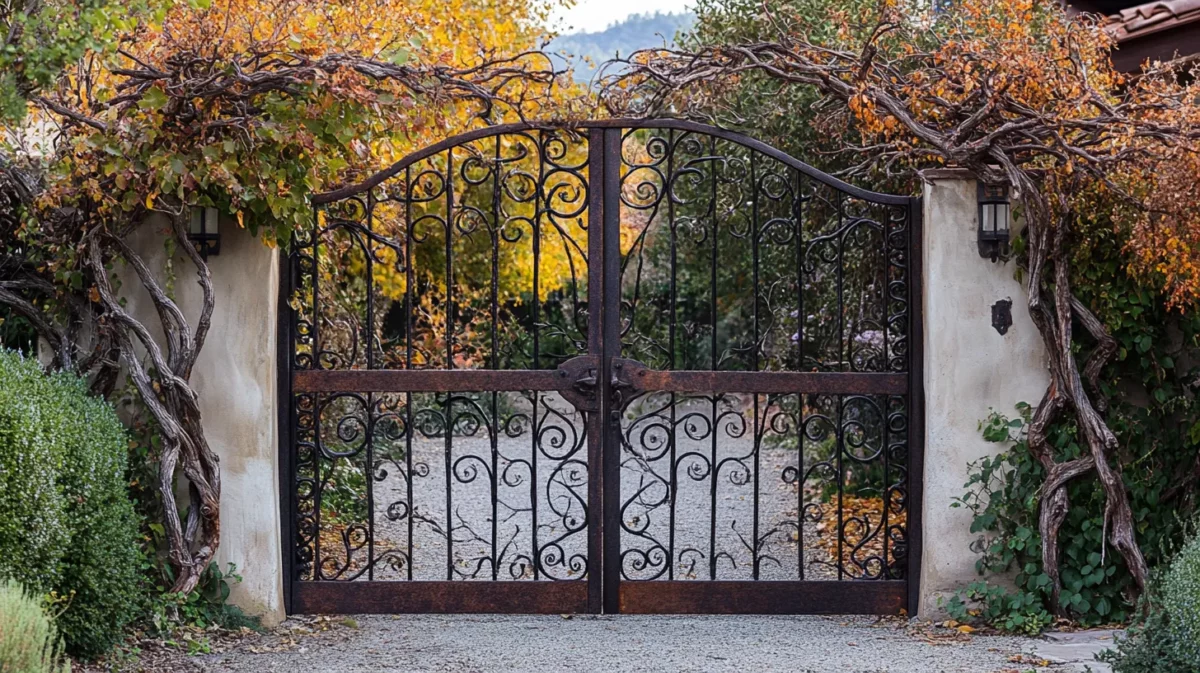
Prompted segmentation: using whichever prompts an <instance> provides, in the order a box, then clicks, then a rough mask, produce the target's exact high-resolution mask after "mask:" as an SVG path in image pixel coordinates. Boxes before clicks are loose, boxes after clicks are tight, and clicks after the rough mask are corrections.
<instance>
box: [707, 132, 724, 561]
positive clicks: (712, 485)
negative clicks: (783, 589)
mask: <svg viewBox="0 0 1200 673" xmlns="http://www.w3.org/2000/svg"><path fill="white" fill-rule="evenodd" d="M708 154H709V156H710V157H712V191H711V194H710V196H711V199H710V200H709V202H708V210H709V219H710V220H711V221H712V252H711V255H710V257H709V265H710V267H711V269H710V270H711V273H712V276H711V278H712V283H711V285H710V286H709V314H708V319H709V321H710V322H711V323H712V339H711V346H710V347H711V348H712V352H711V353H710V355H709V360H710V366H711V367H712V370H713V371H714V372H715V371H717V235H718V231H719V228H718V222H717V171H718V170H720V166H721V162H719V161H718V160H717V139H716V138H715V137H713V136H709V137H708ZM718 418H719V417H718V416H717V395H716V393H713V397H712V423H713V430H712V446H711V448H710V449H709V463H708V464H709V471H708V472H709V474H708V500H709V502H708V578H709V579H710V580H715V579H717V472H718V465H717V420H718Z"/></svg>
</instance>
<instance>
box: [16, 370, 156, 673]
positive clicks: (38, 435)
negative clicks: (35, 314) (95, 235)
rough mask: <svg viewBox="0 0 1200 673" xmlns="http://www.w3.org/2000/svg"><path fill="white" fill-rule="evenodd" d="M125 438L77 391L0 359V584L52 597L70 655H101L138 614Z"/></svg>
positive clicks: (108, 412)
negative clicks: (12, 584)
mask: <svg viewBox="0 0 1200 673" xmlns="http://www.w3.org/2000/svg"><path fill="white" fill-rule="evenodd" d="M126 441H127V438H126V434H125V430H124V428H123V426H122V425H121V422H120V420H119V419H118V418H117V416H116V414H115V413H114V411H113V410H112V408H111V407H110V406H109V405H108V404H107V403H105V402H104V401H103V400H99V399H96V398H93V397H91V396H89V395H88V392H87V388H86V386H85V385H84V382H83V381H81V380H80V379H78V378H77V377H75V376H72V375H70V374H66V373H58V374H53V375H50V376H46V375H44V374H43V373H42V372H41V370H40V368H39V367H38V365H37V363H36V362H34V361H32V360H30V359H27V358H24V357H22V356H20V355H18V354H16V353H13V352H10V351H0V577H8V578H12V579H15V580H17V581H20V582H21V583H22V584H24V585H25V586H26V587H28V588H29V589H30V590H31V591H36V592H40V593H43V594H53V595H54V596H57V597H58V600H61V601H62V602H63V604H64V605H65V607H64V608H63V609H62V612H61V613H60V614H59V616H58V618H57V623H58V629H59V631H60V633H61V634H62V636H63V640H64V641H65V643H66V647H67V651H68V652H70V653H71V654H73V655H76V656H81V657H92V656H96V655H98V654H101V653H103V652H105V651H107V650H108V649H109V648H111V646H112V645H113V644H114V643H115V642H116V641H117V640H118V639H119V638H120V637H121V634H122V630H123V629H124V628H125V626H126V625H127V624H129V623H130V622H131V621H132V620H133V619H134V618H135V617H136V616H137V615H138V613H139V610H140V604H141V593H140V586H139V585H140V565H141V552H140V550H139V547H138V522H137V517H136V516H135V514H134V511H133V505H132V503H131V502H130V500H129V495H128V492H127V489H126V483H125V470H126Z"/></svg>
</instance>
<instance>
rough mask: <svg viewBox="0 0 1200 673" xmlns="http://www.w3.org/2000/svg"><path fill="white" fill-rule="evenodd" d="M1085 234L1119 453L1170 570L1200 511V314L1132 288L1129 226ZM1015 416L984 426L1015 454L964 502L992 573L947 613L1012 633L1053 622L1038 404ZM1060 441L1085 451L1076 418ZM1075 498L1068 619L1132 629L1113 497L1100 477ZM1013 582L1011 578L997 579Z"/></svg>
mask: <svg viewBox="0 0 1200 673" xmlns="http://www.w3.org/2000/svg"><path fill="white" fill-rule="evenodd" d="M1076 238H1077V239H1078V240H1077V241H1076V242H1075V245H1076V247H1075V259H1074V260H1073V270H1074V274H1073V275H1074V279H1073V284H1074V287H1075V291H1076V293H1077V295H1078V297H1079V299H1080V300H1081V301H1083V302H1084V303H1085V304H1087V305H1088V306H1089V307H1090V308H1091V309H1092V310H1093V311H1094V312H1095V313H1096V315H1097V316H1098V317H1099V318H1100V319H1101V320H1102V321H1104V323H1105V325H1107V326H1108V328H1109V330H1111V332H1112V335H1113V337H1114V338H1115V339H1116V340H1117V343H1118V351H1117V354H1116V357H1115V358H1114V360H1113V362H1112V364H1110V365H1109V366H1108V367H1107V368H1106V369H1105V370H1104V371H1103V372H1102V374H1101V377H1100V381H1099V387H1100V390H1101V393H1102V394H1103V396H1104V397H1105V398H1107V399H1108V400H1109V405H1110V406H1109V409H1108V411H1107V420H1108V423H1109V424H1110V426H1111V427H1112V429H1113V431H1114V432H1115V433H1116V435H1117V438H1118V440H1119V448H1118V450H1117V452H1116V455H1114V456H1113V457H1112V459H1113V462H1114V463H1115V464H1117V465H1119V466H1120V470H1121V473H1122V476H1123V478H1124V481H1125V485H1126V488H1127V489H1128V491H1129V496H1130V502H1131V506H1132V508H1133V515H1134V520H1135V524H1136V528H1137V536H1138V541H1139V542H1140V544H1141V546H1142V549H1143V551H1144V552H1145V554H1146V557H1147V562H1148V563H1149V564H1150V565H1151V567H1155V566H1162V565H1164V564H1165V563H1166V562H1168V561H1169V560H1170V558H1171V556H1172V554H1173V552H1174V550H1175V546H1176V545H1177V544H1178V541H1179V540H1181V539H1183V537H1184V531H1185V529H1186V527H1187V522H1188V521H1189V520H1190V518H1191V516H1192V515H1193V512H1194V510H1195V504H1196V503H1195V500H1196V487H1197V477H1198V476H1200V475H1197V471H1196V466H1197V464H1198V461H1197V447H1198V446H1200V406H1198V405H1197V400H1196V398H1195V391H1196V385H1197V382H1198V381H1200V341H1198V336H1200V312H1197V311H1195V310H1188V311H1184V312H1179V311H1170V312H1169V311H1167V310H1166V309H1164V308H1163V306H1164V304H1165V302H1164V300H1163V297H1162V296H1161V295H1159V294H1158V293H1156V292H1153V291H1150V290H1147V289H1146V288H1145V287H1142V286H1140V285H1139V284H1138V283H1136V282H1135V281H1134V280H1132V279H1131V278H1130V277H1129V275H1128V274H1127V273H1126V269H1125V268H1124V266H1123V263H1122V262H1120V261H1119V260H1120V258H1121V255H1120V252H1121V248H1122V246H1123V239H1122V237H1121V235H1120V232H1117V231H1114V230H1113V228H1112V227H1111V226H1108V225H1107V224H1106V223H1102V224H1095V225H1092V226H1089V227H1088V228H1087V230H1086V231H1085V232H1080V235H1079V236H1077V237H1076ZM1086 347H1087V346H1086V345H1085V348H1086ZM1081 356H1086V352H1085V353H1081ZM1016 410H1017V413H1016V414H1015V415H1014V416H1011V417H1010V416H1009V415H1006V414H1002V413H992V414H991V415H990V416H989V417H988V418H987V419H985V420H984V421H982V422H981V423H980V430H981V432H982V433H983V437H984V439H986V440H987V441H989V442H996V443H1000V444H1004V445H1005V446H1006V448H1005V450H1004V451H1003V452H1002V453H1000V454H999V455H997V456H995V457H991V458H985V459H983V460H981V461H978V462H976V463H972V464H971V466H970V475H971V476H970V480H969V481H968V482H967V484H966V485H965V488H966V489H967V492H966V493H965V494H964V495H963V496H962V497H961V498H959V499H958V502H957V503H956V506H959V507H966V508H968V509H970V510H971V512H972V513H973V515H974V518H973V522H972V527H971V531H972V532H973V533H979V534H980V536H981V537H980V540H979V542H978V543H977V547H976V549H975V550H976V551H977V552H979V553H980V557H979V559H978V561H977V563H976V568H977V569H978V571H979V573H980V575H982V576H983V577H984V579H982V580H980V581H979V582H975V583H973V584H972V585H971V586H970V587H968V589H967V590H966V591H964V592H962V593H961V594H960V595H958V596H955V597H953V598H952V599H951V600H950V601H949V602H948V604H947V608H948V610H949V612H950V614H951V616H952V617H954V618H956V619H967V618H971V617H976V618H979V619H982V620H983V621H985V622H987V623H989V624H991V625H993V626H995V627H997V628H1001V629H1005V630H1013V631H1029V632H1037V631H1040V630H1041V629H1042V628H1044V627H1045V626H1047V625H1048V624H1050V623H1051V622H1052V615H1051V612H1050V595H1051V582H1050V578H1049V577H1048V576H1047V575H1046V574H1045V573H1044V572H1043V567H1042V558H1041V537H1040V535H1039V534H1038V506H1039V497H1040V495H1041V493H1040V488H1041V485H1042V483H1043V482H1044V480H1045V471H1044V469H1043V468H1042V466H1041V464H1040V463H1038V462H1037V460H1035V459H1034V457H1033V456H1032V455H1031V454H1030V453H1029V450H1028V446H1027V445H1026V426H1027V424H1028V422H1029V417H1030V414H1031V412H1032V408H1031V407H1030V405H1029V404H1028V403H1027V402H1021V403H1018V404H1017V405H1016ZM1048 440H1049V442H1050V444H1051V445H1052V446H1053V448H1054V452H1055V460H1058V461H1063V460H1069V459H1071V458H1075V457H1077V456H1081V455H1083V453H1084V452H1085V451H1086V450H1087V449H1086V447H1085V446H1084V445H1083V444H1082V442H1080V441H1079V433H1078V428H1077V427H1076V425H1075V423H1074V421H1073V420H1071V421H1062V422H1059V423H1058V424H1056V425H1054V426H1053V427H1051V428H1050V431H1049V432H1048ZM1067 490H1068V495H1069V497H1070V502H1071V509H1070V512H1069V514H1068V516H1067V520H1066V521H1065V522H1064V524H1063V527H1062V530H1061V532H1060V536H1059V541H1060V546H1061V548H1060V550H1059V553H1060V556H1061V558H1062V562H1061V570H1062V584H1063V587H1062V594H1061V597H1060V601H1061V604H1062V605H1063V606H1064V611H1065V613H1066V614H1067V615H1068V616H1069V617H1070V618H1071V619H1073V620H1075V621H1076V622H1078V623H1080V624H1081V625H1085V626H1094V625H1099V624H1106V623H1116V622H1123V621H1126V620H1127V619H1129V618H1130V617H1131V616H1132V612H1133V606H1132V605H1131V604H1130V603H1129V601H1128V600H1126V595H1127V591H1128V590H1129V589H1130V588H1131V583H1132V577H1131V576H1130V575H1129V572H1128V571H1127V569H1126V568H1125V565H1124V563H1123V561H1122V559H1121V557H1120V555H1119V554H1117V553H1116V552H1115V551H1114V550H1113V549H1111V548H1106V545H1105V543H1104V538H1105V534H1106V532H1107V528H1106V523H1107V522H1106V521H1105V518H1104V502H1105V500H1104V493H1103V490H1102V488H1101V486H1100V484H1099V483H1098V482H1097V481H1096V479H1095V476H1094V474H1088V475H1084V476H1083V477H1081V478H1079V479H1076V480H1075V481H1073V482H1071V483H1070V485H1069V486H1068V489H1067ZM1013 573H1015V574H1013ZM1001 575H1004V576H1006V577H1011V579H1012V582H1011V583H1010V582H1005V581H997V578H998V577H999V576H1001ZM1010 584H1011V585H1012V586H1011V587H1010V586H1009V585H1010Z"/></svg>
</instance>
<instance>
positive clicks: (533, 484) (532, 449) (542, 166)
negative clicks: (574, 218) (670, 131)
mask: <svg viewBox="0 0 1200 673" xmlns="http://www.w3.org/2000/svg"><path fill="white" fill-rule="evenodd" d="M537 143H538V146H537V154H536V156H537V162H538V181H537V186H536V187H535V191H534V197H533V320H531V321H530V323H529V324H530V325H531V326H532V327H533V369H541V368H542V363H541V341H540V336H541V332H540V330H539V329H538V316H539V314H540V313H541V297H540V296H539V295H540V289H541V288H540V281H541V277H540V271H541V266H542V256H541V254H542V209H543V208H548V204H546V203H544V202H543V198H542V197H543V192H544V190H545V183H544V180H545V179H546V133H545V131H538V135H537ZM540 397H541V395H540V394H539V393H538V391H536V390H535V391H533V417H532V418H533V426H532V430H533V431H532V432H531V433H530V436H529V473H530V479H529V506H530V515H531V517H532V519H533V523H532V528H531V530H530V534H531V535H532V540H533V579H535V580H536V579H538V575H539V573H540V570H541V565H542V558H541V550H540V549H538V469H537V466H538V431H539V428H538V401H539V399H540Z"/></svg>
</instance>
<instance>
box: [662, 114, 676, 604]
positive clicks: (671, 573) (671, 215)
mask: <svg viewBox="0 0 1200 673" xmlns="http://www.w3.org/2000/svg"><path fill="white" fill-rule="evenodd" d="M674 170H675V131H674V130H673V129H667V177H666V184H665V185H663V193H664V194H666V199H667V227H668V229H669V231H670V235H671V315H670V317H669V318H668V319H667V329H668V330H669V335H668V341H669V342H670V349H671V353H670V356H669V357H668V363H667V367H668V368H669V369H672V370H674V369H675V367H676V363H675V320H676V319H677V315H676V310H677V306H678V292H679V289H678V288H679V285H678V282H677V276H678V266H677V262H678V250H677V248H676V237H675V199H674V198H673V197H672V194H671V176H672V174H673V173H674ZM675 402H676V400H675V391H671V433H670V436H669V437H668V438H667V441H669V442H670V443H671V455H670V461H671V482H670V484H671V485H670V488H671V494H670V497H671V505H670V506H671V512H670V518H671V520H670V524H669V530H668V533H667V535H668V541H667V579H668V580H673V579H675V502H676V498H677V497H678V491H679V478H678V475H677V473H676V465H675V459H676V450H677V448H678V447H677V446H676V442H675V439H676V434H675V433H676V429H675Z"/></svg>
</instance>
